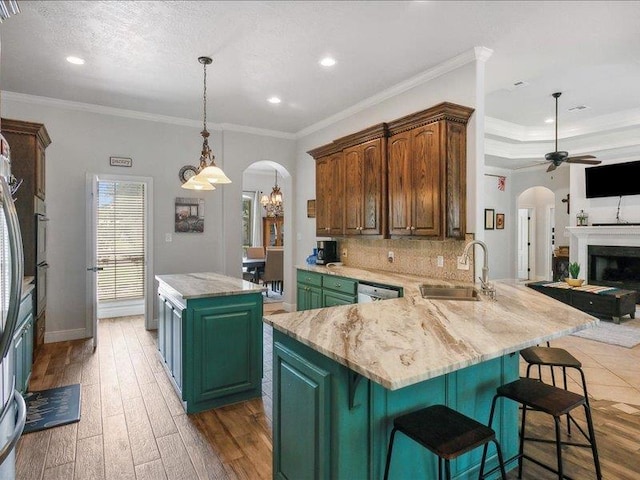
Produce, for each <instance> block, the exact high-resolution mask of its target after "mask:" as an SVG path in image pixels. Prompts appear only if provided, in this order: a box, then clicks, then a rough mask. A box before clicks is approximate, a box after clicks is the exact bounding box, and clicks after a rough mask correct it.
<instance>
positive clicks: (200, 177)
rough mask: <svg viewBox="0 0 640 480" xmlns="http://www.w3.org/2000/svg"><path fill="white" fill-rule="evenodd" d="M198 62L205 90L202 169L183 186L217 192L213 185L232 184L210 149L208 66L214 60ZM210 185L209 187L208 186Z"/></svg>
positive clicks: (201, 58)
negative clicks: (202, 72)
mask: <svg viewBox="0 0 640 480" xmlns="http://www.w3.org/2000/svg"><path fill="white" fill-rule="evenodd" d="M198 61H199V62H200V63H201V64H202V65H203V68H204V89H203V95H202V100H203V102H202V103H203V128H202V132H200V135H202V153H201V154H200V167H199V171H198V174H197V175H196V176H194V177H191V178H190V179H189V180H188V181H187V182H185V183H184V184H183V185H182V188H186V189H187V190H215V187H213V185H211V184H212V183H231V180H230V179H229V177H227V176H226V175H225V174H224V172H223V171H222V169H221V168H220V167H218V166H217V165H216V163H215V161H214V159H215V156H214V155H213V152H212V151H211V148H209V132H208V131H207V65H211V63H212V62H213V60H211V58H209V57H199V58H198ZM207 184H208V185H207ZM209 187H211V188H209Z"/></svg>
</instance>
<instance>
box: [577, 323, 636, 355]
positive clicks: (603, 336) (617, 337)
mask: <svg viewBox="0 0 640 480" xmlns="http://www.w3.org/2000/svg"><path fill="white" fill-rule="evenodd" d="M572 335H573V336H576V337H581V338H587V339H589V340H595V341H596V342H602V343H608V344H610V345H619V346H621V347H626V348H633V347H635V346H636V345H638V344H640V319H636V320H626V321H625V320H624V319H621V320H620V325H616V324H615V323H613V322H612V321H611V320H600V324H599V325H598V326H597V327H593V328H587V329H586V330H580V331H579V332H576V333H572Z"/></svg>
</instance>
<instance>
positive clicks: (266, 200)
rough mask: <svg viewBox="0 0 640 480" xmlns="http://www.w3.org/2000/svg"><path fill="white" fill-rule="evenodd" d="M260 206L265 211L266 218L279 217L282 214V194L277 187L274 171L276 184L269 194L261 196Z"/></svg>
mask: <svg viewBox="0 0 640 480" xmlns="http://www.w3.org/2000/svg"><path fill="white" fill-rule="evenodd" d="M260 204H261V205H262V206H263V207H264V208H265V210H266V211H267V217H280V216H282V214H283V213H284V209H283V206H282V192H281V191H280V187H279V186H278V171H277V170H276V184H275V185H274V187H273V189H272V191H271V194H270V195H268V196H267V194H266V193H265V194H263V195H262V197H260Z"/></svg>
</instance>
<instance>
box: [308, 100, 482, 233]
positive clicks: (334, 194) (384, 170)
mask: <svg viewBox="0 0 640 480" xmlns="http://www.w3.org/2000/svg"><path fill="white" fill-rule="evenodd" d="M472 113H473V109H472V108H468V107H464V106H461V105H456V104H453V103H448V102H443V103H440V104H438V105H435V106H433V107H431V108H429V109H427V110H422V111H420V112H416V113H412V114H411V115H407V116H405V117H402V118H399V119H397V120H394V121H392V122H390V123H381V124H378V125H374V126H372V127H370V128H368V129H365V130H362V131H360V132H357V133H354V134H351V135H348V136H346V137H342V138H339V139H337V140H334V141H333V142H332V143H330V144H328V145H324V146H322V147H318V148H315V149H313V150H311V151H309V152H308V153H309V154H310V155H311V156H313V158H315V159H316V235H318V236H341V235H347V236H356V235H378V236H380V237H383V238H388V237H396V238H397V237H402V236H415V237H428V238H432V239H440V240H442V239H445V238H460V239H461V238H464V235H465V233H466V231H465V230H466V214H467V213H466V148H467V147H466V125H467V121H468V120H469V117H470V116H471V114H472Z"/></svg>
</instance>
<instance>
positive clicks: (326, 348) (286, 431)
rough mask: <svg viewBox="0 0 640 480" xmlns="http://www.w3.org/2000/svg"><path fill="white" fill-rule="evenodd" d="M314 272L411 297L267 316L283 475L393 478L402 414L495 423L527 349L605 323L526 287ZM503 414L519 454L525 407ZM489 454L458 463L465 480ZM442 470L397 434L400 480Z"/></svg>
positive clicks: (510, 444)
mask: <svg viewBox="0 0 640 480" xmlns="http://www.w3.org/2000/svg"><path fill="white" fill-rule="evenodd" d="M303 268H306V269H309V270H313V271H316V272H320V273H323V274H328V273H332V274H336V275H338V276H341V277H345V278H352V279H355V280H362V281H375V282H377V283H381V284H388V285H394V286H397V287H402V289H403V291H404V297H403V298H399V299H395V300H387V301H384V302H375V303H368V304H360V305H347V306H339V307H333V308H320V309H315V310H307V311H300V312H295V313H288V314H282V315H272V316H267V317H265V318H264V321H265V322H266V323H268V324H270V325H272V326H273V328H274V332H273V341H274V345H273V351H274V364H273V377H274V378H273V389H274V390H273V396H274V411H273V427H274V436H273V442H274V443H273V449H274V478H317V479H323V478H324V479H329V478H331V479H336V480H339V479H378V478H382V473H383V471H384V460H385V455H386V451H387V442H388V439H389V433H390V430H391V427H392V420H393V418H394V417H396V416H398V415H400V414H402V413H406V412H409V411H412V410H416V409H418V408H421V407H424V406H427V405H431V404H436V403H442V404H446V405H448V406H450V407H451V408H454V409H456V410H458V411H460V412H461V413H464V414H465V415H468V416H471V417H473V418H475V419H477V420H478V421H480V422H483V423H485V424H486V423H487V421H488V418H489V409H490V404H491V399H492V397H493V395H494V393H495V389H496V388H497V387H498V386H499V385H501V384H504V383H507V382H510V381H512V380H514V379H516V378H517V377H518V352H519V351H520V350H521V349H523V348H526V347H529V346H531V345H535V344H538V343H541V342H544V341H547V340H552V339H554V338H558V337H560V336H564V335H568V334H570V333H572V332H575V331H578V330H581V329H584V328H589V327H591V326H595V325H596V324H597V323H598V320H597V319H596V318H594V317H591V316H590V315H587V314H585V313H582V312H580V311H578V310H576V309H574V308H571V307H568V306H566V305H563V304H561V303H559V302H557V301H555V300H553V299H550V298H548V297H546V296H544V295H542V294H539V293H537V292H535V291H532V290H531V289H529V288H527V287H526V286H525V285H519V284H517V283H516V282H510V281H500V282H495V285H496V289H497V300H496V301H493V300H490V299H488V298H486V297H484V296H481V299H480V301H456V300H427V299H424V298H422V296H421V295H420V291H419V285H420V284H422V283H430V284H446V283H448V282H445V281H442V280H432V281H430V280H428V279H424V278H419V277H414V276H410V275H400V274H392V273H391V274H390V273H386V272H371V271H365V270H360V269H352V268H348V267H336V268H334V269H327V268H324V267H303ZM449 283H450V284H451V285H456V284H459V283H456V282H449ZM499 408H500V411H499V412H498V415H497V417H496V419H497V422H494V427H495V429H496V430H497V433H498V439H499V441H500V442H501V444H502V447H503V450H504V453H505V456H506V457H507V458H508V457H510V456H512V455H513V454H515V453H516V452H517V443H518V442H517V406H516V405H515V404H513V403H510V402H507V403H505V404H504V405H500V406H499ZM300 425H305V428H304V429H301V428H300ZM481 453H482V452H481V449H479V450H476V451H472V452H470V453H468V454H466V455H463V456H461V457H460V458H458V459H457V460H456V461H455V462H452V474H453V475H454V478H458V479H467V478H477V468H478V464H479V460H480V456H481ZM490 453H491V454H492V455H493V456H494V457H495V454H494V452H492V451H491V450H490ZM494 464H495V458H491V465H490V466H492V465H494ZM436 467H437V459H436V457H435V456H433V455H431V454H429V453H426V452H425V450H424V449H423V448H422V447H420V446H417V445H416V444H414V443H412V442H411V441H409V440H407V439H406V438H402V436H400V437H399V438H398V439H397V441H396V447H394V457H393V463H392V467H391V476H390V478H394V479H405V478H437V475H436Z"/></svg>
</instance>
